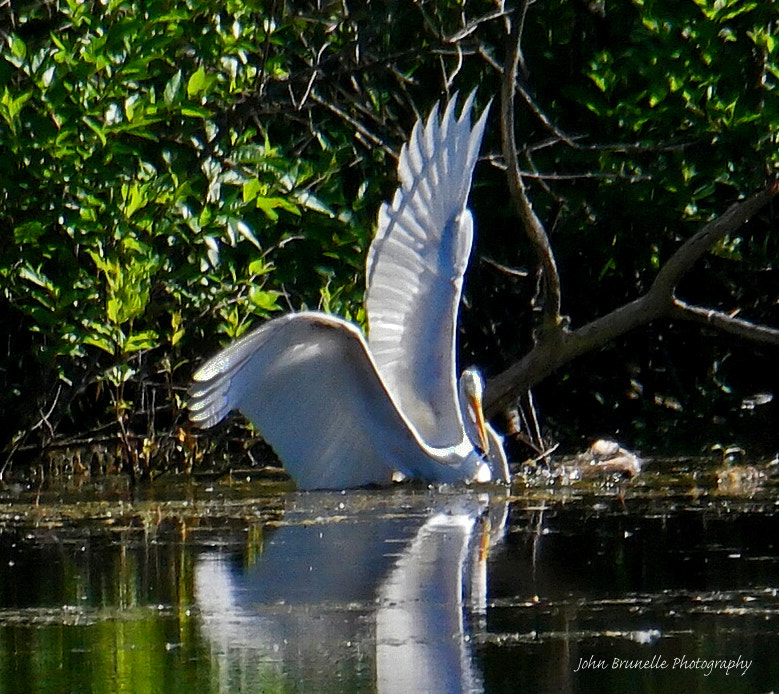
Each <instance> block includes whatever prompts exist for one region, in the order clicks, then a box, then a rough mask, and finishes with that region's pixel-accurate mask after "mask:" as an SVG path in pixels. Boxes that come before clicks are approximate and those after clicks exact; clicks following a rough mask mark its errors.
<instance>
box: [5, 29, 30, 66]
mask: <svg viewBox="0 0 779 694" xmlns="http://www.w3.org/2000/svg"><path fill="white" fill-rule="evenodd" d="M8 47H9V48H10V49H11V55H13V57H14V58H16V59H17V60H18V61H19V63H21V62H22V61H24V59H25V58H26V57H27V44H25V43H24V41H22V39H21V38H19V37H18V36H17V35H16V34H8ZM17 67H18V64H17Z"/></svg>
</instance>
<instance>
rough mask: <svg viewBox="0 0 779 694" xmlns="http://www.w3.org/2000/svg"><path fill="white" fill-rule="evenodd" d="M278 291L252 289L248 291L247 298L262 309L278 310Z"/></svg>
mask: <svg viewBox="0 0 779 694" xmlns="http://www.w3.org/2000/svg"><path fill="white" fill-rule="evenodd" d="M280 296H281V293H280V292H274V291H265V290H263V289H252V290H251V291H250V292H249V300H250V301H251V302H252V303H253V304H254V305H255V306H256V307H257V308H259V309H261V310H263V311H278V310H279V297H280Z"/></svg>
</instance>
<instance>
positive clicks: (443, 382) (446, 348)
mask: <svg viewBox="0 0 779 694" xmlns="http://www.w3.org/2000/svg"><path fill="white" fill-rule="evenodd" d="M473 98H474V94H471V96H470V97H468V99H467V100H466V102H465V104H464V106H463V109H462V114H461V115H460V117H459V118H457V116H456V114H455V108H456V98H455V99H452V101H451V102H450V103H449V105H448V106H447V108H446V110H445V112H444V114H443V116H442V117H441V118H440V119H439V111H438V106H436V107H435V108H434V109H433V112H432V113H431V114H430V117H429V118H428V119H427V122H425V123H423V122H421V121H419V122H417V124H416V125H415V126H414V130H413V131H412V133H411V139H410V141H409V143H408V144H407V145H404V146H403V149H402V150H401V152H400V160H399V164H398V173H399V176H400V188H398V190H397V192H396V193H395V197H394V198H393V200H392V204H387V203H385V204H384V205H383V206H382V207H381V210H380V212H379V224H378V230H377V232H376V238H375V239H374V240H373V243H372V244H371V247H370V251H369V252H368V261H367V295H366V310H367V314H368V325H369V328H370V330H369V334H368V341H369V343H370V347H371V353H372V355H373V357H374V360H375V362H376V366H377V368H378V369H379V373H380V374H381V376H382V378H383V379H384V382H385V384H386V386H387V389H388V390H389V391H390V392H391V393H392V395H393V397H394V398H395V399H396V401H397V403H398V405H399V407H400V408H401V410H402V411H403V413H404V414H405V415H406V416H407V417H408V418H409V420H411V421H412V422H414V426H415V428H416V430H417V431H418V432H419V435H420V436H421V437H422V439H423V440H424V441H425V442H426V443H427V444H429V445H431V446H449V445H452V444H454V443H456V442H459V441H460V440H461V439H462V431H463V425H462V420H461V415H460V409H459V406H458V403H457V386H456V373H455V369H456V364H455V330H456V327H457V310H458V306H459V303H460V294H461V292H462V283H463V274H464V273H465V269H466V266H467V264H468V256H469V255H470V252H471V243H472V240H473V218H472V217H471V213H470V211H469V210H468V209H467V208H466V202H467V199H468V193H469V191H470V187H471V178H472V176H473V168H474V166H475V164H476V159H477V157H478V153H479V146H480V144H481V139H482V134H483V132H484V126H485V122H486V113H487V109H485V111H484V113H482V115H481V117H480V118H479V120H478V121H477V122H476V124H475V125H474V126H473V127H471V108H472V105H473Z"/></svg>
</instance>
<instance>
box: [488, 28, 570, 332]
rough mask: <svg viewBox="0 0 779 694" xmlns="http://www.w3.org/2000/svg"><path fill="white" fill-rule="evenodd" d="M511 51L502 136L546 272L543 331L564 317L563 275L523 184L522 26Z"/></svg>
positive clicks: (515, 192) (522, 213)
mask: <svg viewBox="0 0 779 694" xmlns="http://www.w3.org/2000/svg"><path fill="white" fill-rule="evenodd" d="M508 41H509V48H508V54H507V56H506V66H505V68H504V71H503V81H502V90H501V119H500V122H501V135H502V139H503V158H504V159H505V161H506V167H507V168H506V175H507V179H508V185H509V192H510V194H511V200H512V202H513V204H514V207H515V208H516V211H517V214H518V215H519V218H520V219H521V220H522V224H523V225H524V227H525V233H526V234H527V235H528V238H529V239H530V242H531V244H532V246H533V250H534V252H535V254H536V258H537V259H538V263H539V266H540V267H541V269H542V271H543V279H544V287H545V289H546V292H545V297H544V299H545V301H544V306H543V321H542V329H551V330H554V329H557V328H558V326H559V325H560V324H561V321H562V317H561V316H560V305H561V300H560V276H559V274H558V272H557V264H556V263H555V259H554V255H553V253H552V248H551V246H550V244H549V237H548V236H547V234H546V231H545V230H544V227H543V225H542V224H541V220H540V219H539V218H538V216H537V215H536V213H535V212H534V211H533V206H532V205H531V204H530V199H529V198H528V195H527V190H526V189H525V184H524V183H523V181H522V175H521V173H520V169H519V158H518V156H517V143H516V138H515V137H514V123H515V122H516V121H515V118H514V97H515V91H516V84H517V72H518V68H519V58H520V41H521V23H520V22H513V24H512V28H511V32H510V35H509V39H508Z"/></svg>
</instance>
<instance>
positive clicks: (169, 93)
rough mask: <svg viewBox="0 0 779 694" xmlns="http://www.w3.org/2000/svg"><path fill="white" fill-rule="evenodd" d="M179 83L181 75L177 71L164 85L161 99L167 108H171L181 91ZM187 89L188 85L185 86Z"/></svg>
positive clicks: (179, 71)
mask: <svg viewBox="0 0 779 694" xmlns="http://www.w3.org/2000/svg"><path fill="white" fill-rule="evenodd" d="M190 79H191V78H190ZM181 82H182V73H181V70H178V71H177V72H176V74H175V75H173V77H171V78H170V79H169V80H168V83H167V84H166V85H165V90H164V91H163V93H162V98H163V100H164V101H165V103H166V104H167V105H168V106H172V105H173V104H174V103H175V102H176V101H177V100H178V96H179V92H180V91H181ZM187 89H189V85H187Z"/></svg>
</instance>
